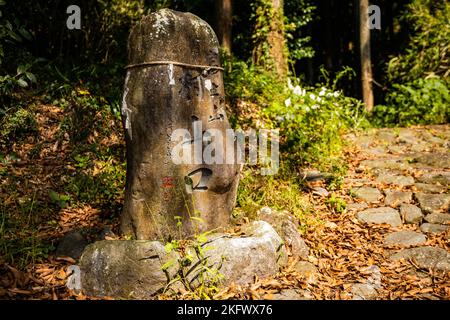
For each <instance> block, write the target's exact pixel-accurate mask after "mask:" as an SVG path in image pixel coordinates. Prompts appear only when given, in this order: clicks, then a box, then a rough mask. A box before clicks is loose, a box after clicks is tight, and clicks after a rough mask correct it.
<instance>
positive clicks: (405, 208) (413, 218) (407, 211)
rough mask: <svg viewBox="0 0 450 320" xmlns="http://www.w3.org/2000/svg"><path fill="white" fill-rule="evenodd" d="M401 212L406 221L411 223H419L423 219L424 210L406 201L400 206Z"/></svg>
mask: <svg viewBox="0 0 450 320" xmlns="http://www.w3.org/2000/svg"><path fill="white" fill-rule="evenodd" d="M400 214H401V216H402V218H403V220H404V221H405V223H409V224H419V223H421V222H422V220H423V214H422V210H420V208H419V207H417V206H415V205H412V204H407V203H404V204H402V205H401V206H400Z"/></svg>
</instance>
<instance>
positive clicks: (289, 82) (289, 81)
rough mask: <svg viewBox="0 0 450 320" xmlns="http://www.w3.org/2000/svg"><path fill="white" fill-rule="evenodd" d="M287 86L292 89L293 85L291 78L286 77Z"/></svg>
mask: <svg viewBox="0 0 450 320" xmlns="http://www.w3.org/2000/svg"><path fill="white" fill-rule="evenodd" d="M288 87H289V89H291V90H292V89H294V86H293V85H292V82H291V79H288Z"/></svg>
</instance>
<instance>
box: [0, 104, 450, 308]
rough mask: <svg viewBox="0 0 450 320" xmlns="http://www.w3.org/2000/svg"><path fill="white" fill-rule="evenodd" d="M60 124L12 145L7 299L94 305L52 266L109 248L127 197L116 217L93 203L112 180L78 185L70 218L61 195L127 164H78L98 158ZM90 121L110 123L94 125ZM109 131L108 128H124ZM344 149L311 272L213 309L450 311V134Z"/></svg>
mask: <svg viewBox="0 0 450 320" xmlns="http://www.w3.org/2000/svg"><path fill="white" fill-rule="evenodd" d="M64 112H65V111H64ZM61 113H63V111H61V110H60V109H59V108H56V107H53V106H40V107H39V110H37V113H36V114H37V122H38V130H39V135H38V138H29V139H25V140H23V141H22V142H20V143H15V144H14V145H13V146H11V151H13V152H14V154H15V156H14V157H13V158H11V157H8V156H7V157H4V158H3V159H2V162H1V164H0V178H1V184H0V185H1V191H2V192H0V201H1V207H0V214H1V215H0V218H1V219H0V253H1V255H0V299H86V298H87V297H85V296H83V295H80V294H75V293H73V292H71V291H69V290H68V289H67V288H66V287H65V282H66V278H67V272H66V271H67V267H68V266H70V265H72V264H75V263H76V261H75V260H74V259H72V258H69V257H66V258H61V257H60V258H57V257H55V254H54V252H55V251H54V250H55V246H56V244H57V243H58V241H59V240H60V239H61V238H62V237H63V235H64V234H67V233H68V232H69V231H71V230H75V229H80V228H84V229H85V230H88V232H87V233H85V235H86V237H87V240H88V241H95V240H97V239H99V237H98V234H100V233H102V234H103V236H102V237H103V239H105V238H106V239H108V232H106V233H105V226H112V229H113V230H115V227H116V226H117V223H118V215H119V213H120V210H119V209H118V208H120V203H121V201H122V200H123V199H122V198H121V196H120V195H119V196H118V197H114V198H113V199H114V201H113V205H110V206H105V205H104V203H108V201H111V200H110V199H111V198H108V197H106V199H105V200H104V201H103V202H102V203H94V204H92V203H89V197H88V196H89V192H92V188H102V187H105V186H104V185H102V183H108V181H109V180H113V179H114V174H116V173H115V172H114V170H113V169H111V170H109V169H108V173H109V174H112V175H107V176H105V177H103V178H104V179H103V180H101V181H102V182H101V184H100V185H95V184H93V185H92V184H88V185H87V187H85V186H83V185H80V184H77V183H75V185H77V186H80V190H78V192H79V193H80V194H81V195H83V196H85V197H86V201H85V202H82V203H81V202H80V203H78V204H77V205H76V206H74V205H71V206H68V207H67V206H65V202H70V199H66V198H64V196H63V192H62V191H63V190H66V189H65V188H66V187H67V186H68V185H69V184H73V180H71V179H74V177H78V178H80V179H81V181H83V182H86V179H87V176H88V175H89V174H91V175H94V176H96V175H97V176H98V175H101V174H102V173H101V172H103V171H104V168H105V167H106V168H112V167H114V166H116V165H117V162H120V161H123V158H120V157H121V156H119V157H118V158H117V159H116V158H114V157H112V156H110V157H106V158H105V157H103V158H102V159H101V160H102V161H100V160H96V161H94V164H93V166H92V167H90V168H89V170H88V167H89V166H88V165H87V164H86V163H85V162H89V161H90V160H89V158H87V159H85V158H83V157H81V158H80V157H79V156H78V155H79V154H83V155H84V156H86V157H88V156H87V155H88V154H89V152H90V151H89V150H85V149H83V150H82V151H80V150H77V145H75V144H72V143H71V142H70V141H69V140H70V139H69V137H68V135H65V134H64V133H63V134H58V131H60V130H61V129H62V125H61V123H62V122H61V118H62V114H61ZM92 121H97V122H99V121H105V120H101V115H99V114H96V115H94V117H93V119H92ZM111 121H112V122H111V123H109V124H108V125H109V127H114V126H120V124H119V123H114V121H113V120H111ZM84 139H85V142H86V141H87V143H89V144H90V145H93V146H97V145H103V146H104V147H105V146H106V147H107V148H106V149H107V150H108V152H109V153H108V154H109V155H111V154H112V153H111V152H113V153H114V154H116V153H117V154H122V151H123V150H122V149H121V148H123V144H122V143H121V142H120V141H121V140H122V139H121V137H120V136H118V135H114V134H109V135H108V138H107V139H104V138H103V137H102V135H101V134H97V133H95V132H92V133H91V134H90V135H88V136H86V137H84ZM345 139H346V140H347V141H348V142H349V143H348V146H347V148H346V152H345V157H346V161H347V164H348V170H347V173H346V175H345V177H343V185H342V188H340V190H338V191H335V192H334V194H333V197H337V198H336V199H339V200H336V199H334V198H333V199H330V197H331V195H330V194H329V193H328V192H327V190H325V188H326V183H325V181H324V179H322V178H321V177H320V175H319V176H317V177H316V178H315V179H313V181H309V182H307V186H308V187H309V189H310V190H315V191H312V192H311V193H310V194H309V195H308V197H309V201H310V202H311V203H312V204H313V207H314V211H315V214H316V215H317V217H318V218H319V219H320V221H321V223H319V224H317V225H315V226H314V227H313V228H308V230H307V232H306V233H305V234H304V235H303V237H304V239H305V241H306V243H307V244H308V246H309V248H310V254H309V257H308V259H307V261H298V259H294V258H293V257H290V260H289V265H288V266H287V267H286V268H284V269H283V270H282V271H281V272H280V273H279V275H277V276H276V277H275V278H272V279H265V280H261V279H255V282H254V283H253V284H251V285H248V286H232V287H229V288H225V289H223V290H221V291H220V292H218V293H217V294H216V295H215V297H214V298H216V299H450V251H449V249H450V248H449V245H450V237H449V236H450V230H449V229H450V227H449V226H448V224H450V219H449V217H450V212H449V206H450V191H449V185H450V153H449V151H448V150H449V149H450V126H448V125H446V126H427V127H413V128H408V129H403V128H398V129H377V130H375V129H374V130H370V131H368V132H362V133H358V134H351V135H348V136H346V137H345ZM106 149H105V150H106ZM111 150H116V151H117V150H119V151H117V152H116V151H111ZM120 150H122V151H120ZM75 151H76V152H75ZM74 154H76V155H75V156H74ZM102 170H103V171H102ZM80 171H83V172H85V173H86V175H85V176H81V177H79V176H77V172H80ZM78 178H77V179H78ZM121 179H123V177H122V178H121ZM76 181H78V180H76ZM88 181H90V180H88ZM121 181H122V182H123V180H121ZM113 187H117V186H112V187H111V190H112V189H113ZM83 188H85V189H86V188H87V190H85V191H84V192H85V193H86V194H84V193H82V191H83V190H84V189H83ZM321 188H323V189H321ZM82 189H83V190H82ZM119 189H120V188H119ZM52 190H56V192H53V193H50V197H49V191H52ZM108 190H109V189H108ZM318 191H319V192H318ZM102 195H104V196H110V194H109V193H107V194H106V195H105V194H103V193H102ZM330 203H332V204H333V203H334V204H333V205H332V206H331V207H330ZM105 234H106V236H105ZM2 260H3V261H2ZM163 298H164V297H163Z"/></svg>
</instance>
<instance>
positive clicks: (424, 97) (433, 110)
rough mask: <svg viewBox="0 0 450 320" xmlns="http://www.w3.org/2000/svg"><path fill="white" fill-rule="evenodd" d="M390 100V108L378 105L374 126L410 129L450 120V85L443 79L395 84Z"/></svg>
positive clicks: (388, 105) (387, 98) (387, 101)
mask: <svg viewBox="0 0 450 320" xmlns="http://www.w3.org/2000/svg"><path fill="white" fill-rule="evenodd" d="M392 88H393V90H392V91H391V92H390V93H389V94H388V96H387V97H386V103H387V106H382V105H380V106H376V107H375V109H374V124H376V125H379V126H381V125H393V124H397V125H400V126H408V125H412V124H431V123H434V124H442V123H447V122H449V120H450V108H449V107H448V106H449V104H450V92H449V89H448V83H447V82H446V81H444V80H442V79H439V78H430V79H417V80H415V81H412V82H408V83H406V84H394V85H393V86H392Z"/></svg>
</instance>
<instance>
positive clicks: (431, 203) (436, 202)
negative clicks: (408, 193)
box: [414, 192, 450, 213]
mask: <svg viewBox="0 0 450 320" xmlns="http://www.w3.org/2000/svg"><path fill="white" fill-rule="evenodd" d="M414 196H415V198H416V199H417V201H418V202H419V205H420V207H421V208H422V210H423V211H425V212H426V213H439V212H441V211H443V210H448V208H449V205H450V194H429V193H422V192H417V193H415V194H414Z"/></svg>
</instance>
